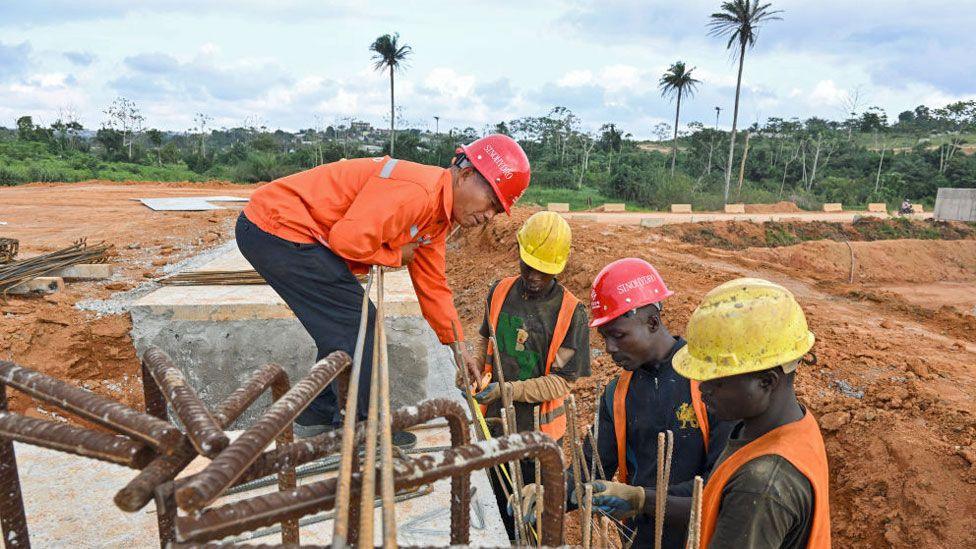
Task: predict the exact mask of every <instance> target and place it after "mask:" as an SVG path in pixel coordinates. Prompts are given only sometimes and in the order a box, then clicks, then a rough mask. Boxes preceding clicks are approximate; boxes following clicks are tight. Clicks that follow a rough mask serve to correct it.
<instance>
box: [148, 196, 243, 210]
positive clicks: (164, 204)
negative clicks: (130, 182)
mask: <svg viewBox="0 0 976 549" xmlns="http://www.w3.org/2000/svg"><path fill="white" fill-rule="evenodd" d="M139 202H142V203H143V204H145V205H146V207H147V208H149V209H150V210H153V211H156V212H200V211H207V210H222V209H224V207H223V206H215V205H213V204H211V203H209V202H207V201H206V200H203V199H202V198H197V197H176V198H140V199H139Z"/></svg>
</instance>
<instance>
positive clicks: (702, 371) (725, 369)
mask: <svg viewBox="0 0 976 549" xmlns="http://www.w3.org/2000/svg"><path fill="white" fill-rule="evenodd" d="M815 342H816V337H814V335H813V332H810V331H807V337H806V342H805V343H804V344H803V345H802V346H801V347H800V348H798V349H797V350H796V352H794V353H789V354H784V355H780V356H767V357H761V358H757V359H754V360H749V361H738V360H735V361H733V363H731V364H729V363H724V364H723V363H720V362H717V361H715V360H704V359H701V358H698V357H696V356H694V355H692V354H691V345H685V346H684V347H682V348H680V349H678V352H677V353H675V354H674V359H673V360H672V366H673V367H674V371H675V372H678V374H680V375H681V376H682V377H685V378H688V379H691V380H693V381H709V380H712V379H719V378H723V377H731V376H737V375H739V374H748V373H750V372H761V371H763V370H769V369H771V368H775V367H777V366H780V365H782V364H787V363H789V362H793V361H794V360H798V359H800V358H803V356H804V355H806V354H807V353H808V352H809V351H810V349H812V348H813V344H814V343H815ZM801 349H802V351H803V352H799V351H800V350H801ZM797 353H798V354H797Z"/></svg>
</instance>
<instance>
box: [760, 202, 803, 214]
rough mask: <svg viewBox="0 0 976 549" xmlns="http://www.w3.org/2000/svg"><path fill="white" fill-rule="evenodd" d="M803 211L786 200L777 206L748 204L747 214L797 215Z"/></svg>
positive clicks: (776, 204)
mask: <svg viewBox="0 0 976 549" xmlns="http://www.w3.org/2000/svg"><path fill="white" fill-rule="evenodd" d="M802 211H803V210H801V209H800V207H799V206H797V205H796V203H795V202H788V201H786V200H783V201H781V202H777V203H775V204H746V213H797V212H802Z"/></svg>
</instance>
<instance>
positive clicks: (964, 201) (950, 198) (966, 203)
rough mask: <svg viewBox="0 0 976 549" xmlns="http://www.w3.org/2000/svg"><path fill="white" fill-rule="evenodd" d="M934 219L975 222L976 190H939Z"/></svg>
mask: <svg viewBox="0 0 976 549" xmlns="http://www.w3.org/2000/svg"><path fill="white" fill-rule="evenodd" d="M935 218H936V219H938V220H940V221H976V189H949V188H942V189H939V194H938V195H937V196H936V198H935Z"/></svg>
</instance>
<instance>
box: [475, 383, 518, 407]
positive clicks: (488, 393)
mask: <svg viewBox="0 0 976 549" xmlns="http://www.w3.org/2000/svg"><path fill="white" fill-rule="evenodd" d="M505 390H506V391H507V392H508V394H509V396H511V393H512V390H511V387H510V386H509V384H506V387H505ZM500 398H502V390H501V385H499V384H498V383H497V382H492V383H489V384H488V386H487V387H485V388H484V390H482V391H481V392H480V393H477V394H476V395H474V399H475V400H477V401H478V404H481V405H482V406H488V405H489V404H491V403H493V402H495V401H496V400H498V399H500Z"/></svg>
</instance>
